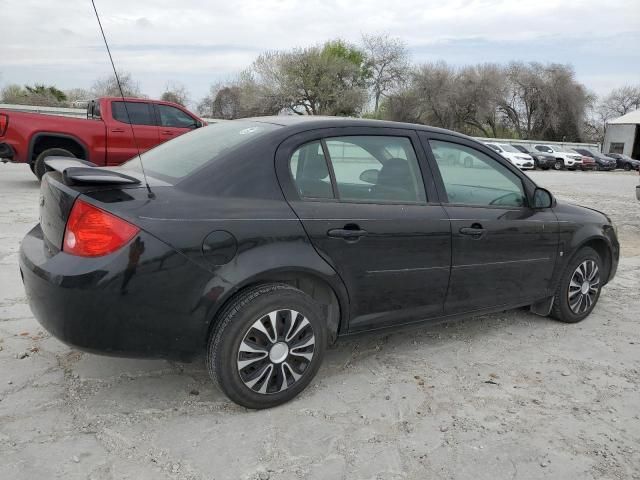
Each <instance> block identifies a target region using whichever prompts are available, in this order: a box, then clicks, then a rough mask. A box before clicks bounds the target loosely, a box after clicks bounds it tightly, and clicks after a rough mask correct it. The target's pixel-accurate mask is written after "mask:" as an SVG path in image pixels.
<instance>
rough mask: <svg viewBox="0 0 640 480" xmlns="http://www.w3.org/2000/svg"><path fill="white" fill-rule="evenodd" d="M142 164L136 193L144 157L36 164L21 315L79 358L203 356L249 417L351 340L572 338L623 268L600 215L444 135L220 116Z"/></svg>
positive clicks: (391, 126) (420, 129)
mask: <svg viewBox="0 0 640 480" xmlns="http://www.w3.org/2000/svg"><path fill="white" fill-rule="evenodd" d="M467 157H469V158H471V159H473V162H475V163H477V164H478V167H480V165H481V166H482V168H465V167H464V165H463V164H461V162H460V160H464V159H466V158H467ZM142 161H143V162H144V168H145V171H146V174H147V178H148V182H149V183H148V187H147V185H146V184H145V180H144V177H143V174H142V168H141V161H140V160H139V159H138V158H134V159H132V160H131V161H129V162H127V163H125V164H124V165H122V166H121V167H110V168H96V167H87V166H86V165H85V164H84V163H83V162H82V161H79V160H75V159H68V158H62V159H55V158H54V159H51V158H50V159H48V160H47V162H46V164H47V167H48V168H49V169H51V170H52V171H50V172H49V173H47V174H46V175H44V177H43V179H42V184H41V187H40V189H41V195H40V223H39V224H38V225H36V226H35V227H34V228H33V229H32V230H31V231H30V232H29V233H28V234H27V235H26V236H25V238H24V239H23V241H22V243H21V245H20V254H19V263H20V271H21V274H22V278H23V281H24V287H25V290H26V293H27V298H28V301H29V304H30V306H31V309H32V311H33V313H34V315H35V317H36V318H37V319H38V320H39V322H40V323H41V324H42V325H43V326H44V327H45V328H46V329H47V330H48V331H49V332H51V333H52V334H53V335H55V336H56V337H58V338H59V339H61V340H62V341H64V342H66V343H68V344H70V345H73V346H74V347H76V348H79V349H83V350H87V351H90V352H97V353H105V354H109V355H121V356H142V357H169V358H179V359H183V360H184V359H189V358H193V357H194V356H195V355H198V354H200V353H201V352H203V351H204V352H205V357H206V361H207V368H208V371H209V373H210V374H211V377H212V378H213V379H214V380H215V381H217V382H218V383H219V385H220V387H221V388H222V390H223V391H224V392H225V393H226V394H227V395H228V396H229V397H230V398H231V399H232V400H233V401H235V402H237V403H238V404H240V405H243V406H245V407H248V408H266V407H272V406H275V405H278V404H281V403H283V402H285V401H287V400H290V399H292V398H293V397H295V396H296V395H297V394H299V393H300V392H301V391H302V390H303V389H304V388H305V387H306V386H307V385H308V384H309V382H310V381H311V380H312V378H313V377H314V375H315V374H316V372H317V371H318V368H319V366H320V363H321V362H322V359H323V356H324V353H325V348H326V346H327V344H328V343H332V342H334V341H335V340H336V338H337V337H339V336H343V335H346V334H354V333H357V332H362V331H366V330H375V329H380V328H384V327H394V328H395V327H399V326H400V325H405V324H413V323H416V322H430V323H434V322H439V321H443V320H447V321H450V320H452V319H455V318H466V317H469V316H477V315H479V314H481V313H490V312H497V311H503V310H505V309H509V308H517V307H521V306H530V309H531V310H532V311H533V312H534V313H537V314H539V315H545V316H546V315H551V316H552V317H554V318H556V319H558V320H560V321H563V322H568V323H574V322H579V321H581V320H582V319H584V318H585V317H586V316H587V315H589V313H590V312H591V311H592V310H593V308H594V307H595V305H596V303H597V301H598V298H599V295H600V292H601V291H602V287H603V286H604V285H605V284H606V283H607V282H608V281H609V280H610V279H611V278H613V276H614V274H615V272H616V268H617V265H618V257H619V244H618V240H617V237H616V229H615V227H614V226H613V224H612V223H611V221H610V219H609V218H608V217H607V216H606V215H605V214H603V213H600V212H598V211H596V210H593V209H591V208H584V207H579V206H575V205H571V204H569V203H564V202H560V201H557V200H556V199H555V198H554V197H553V196H552V194H551V193H549V192H548V191H547V190H545V189H543V188H540V187H538V186H537V185H536V184H535V183H534V182H533V181H532V180H531V179H530V178H528V176H527V175H526V174H524V173H523V172H521V171H520V170H519V169H518V168H516V167H515V166H514V165H512V164H511V163H510V162H509V161H508V160H506V159H505V158H503V157H502V156H501V155H499V154H498V153H496V152H494V151H493V150H491V149H490V148H488V147H486V146H485V145H483V144H481V143H479V142H477V141H475V140H473V139H472V138H470V137H466V136H464V135H461V134H458V133H454V132H448V131H446V130H441V129H434V128H429V127H426V126H423V125H411V124H399V123H394V122H382V121H375V120H362V119H346V118H333V119H332V118H314V117H298V116H294V117H287V116H281V117H264V118H257V119H249V120H234V121H230V122H227V123H222V124H215V125H211V126H208V127H205V128H201V129H198V130H195V131H193V132H190V133H188V134H186V135H183V136H181V137H179V138H177V139H175V140H173V141H171V142H168V143H165V144H163V145H160V146H158V147H156V148H154V149H153V150H150V151H148V152H147V153H145V154H143V155H142ZM567 341H570V340H569V339H567Z"/></svg>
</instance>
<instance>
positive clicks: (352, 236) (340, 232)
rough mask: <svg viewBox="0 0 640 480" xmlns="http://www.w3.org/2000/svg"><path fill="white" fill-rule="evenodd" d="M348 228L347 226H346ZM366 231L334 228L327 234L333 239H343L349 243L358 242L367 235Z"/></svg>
mask: <svg viewBox="0 0 640 480" xmlns="http://www.w3.org/2000/svg"><path fill="white" fill-rule="evenodd" d="M345 226H346V225H345ZM367 233H368V232H367V231H366V230H360V229H359V228H334V229H332V230H329V231H328V232H327V235H328V236H330V237H333V238H342V239H344V240H347V241H354V240H358V239H359V238H360V237H364V236H365V235H367Z"/></svg>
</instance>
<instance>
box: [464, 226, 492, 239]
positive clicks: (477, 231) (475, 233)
mask: <svg viewBox="0 0 640 480" xmlns="http://www.w3.org/2000/svg"><path fill="white" fill-rule="evenodd" d="M460 233H461V234H462V235H469V236H471V237H473V238H475V239H478V238H481V237H482V236H484V234H485V233H487V231H486V230H485V229H484V228H482V225H480V224H479V223H474V224H473V225H471V227H462V228H461V229H460Z"/></svg>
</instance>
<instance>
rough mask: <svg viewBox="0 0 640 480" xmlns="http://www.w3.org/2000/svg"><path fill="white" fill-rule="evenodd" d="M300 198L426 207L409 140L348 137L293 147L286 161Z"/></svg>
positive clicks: (415, 160)
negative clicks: (289, 157)
mask: <svg viewBox="0 0 640 480" xmlns="http://www.w3.org/2000/svg"><path fill="white" fill-rule="evenodd" d="M289 169H290V171H291V176H292V177H293V181H294V183H295V185H296V189H297V191H298V193H299V194H300V196H302V197H305V198H310V199H313V198H316V199H317V198H326V199H336V198H337V199H338V200H341V201H350V202H366V203H406V204H413V203H426V195H425V190H424V183H423V180H422V175H421V172H420V168H419V166H418V160H417V157H416V154H415V151H414V150H413V145H412V143H411V140H410V139H409V138H407V137H393V136H373V135H366V136H365V135H362V136H349V137H331V138H326V139H324V140H316V141H314V142H310V143H307V144H305V145H302V146H301V147H299V148H298V149H297V150H296V151H295V152H294V153H293V155H292V156H291V159H290V161H289Z"/></svg>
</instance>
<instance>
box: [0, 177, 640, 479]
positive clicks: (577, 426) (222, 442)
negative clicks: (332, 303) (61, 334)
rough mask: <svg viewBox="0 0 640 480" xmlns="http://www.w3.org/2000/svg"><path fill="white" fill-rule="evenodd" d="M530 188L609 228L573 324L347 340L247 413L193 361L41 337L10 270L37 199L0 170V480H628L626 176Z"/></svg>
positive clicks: (637, 457)
mask: <svg viewBox="0 0 640 480" xmlns="http://www.w3.org/2000/svg"><path fill="white" fill-rule="evenodd" d="M530 175H531V176H532V177H533V178H534V179H535V180H536V181H537V182H539V184H541V185H542V186H545V187H547V188H549V189H550V190H551V191H553V192H554V193H555V194H556V195H557V196H558V197H559V198H561V199H566V200H570V201H573V202H577V203H581V204H584V205H587V206H591V207H595V208H598V209H600V210H603V211H605V212H606V213H608V214H609V215H610V216H611V217H612V219H613V220H614V221H615V222H616V223H617V225H618V226H619V235H620V239H621V243H622V259H621V262H620V267H619V270H618V275H617V277H616V278H615V280H614V281H613V282H612V283H611V284H610V285H608V286H607V287H606V288H605V290H604V291H603V294H602V296H601V298H600V301H599V303H598V306H597V307H596V309H595V311H594V312H593V314H592V315H591V316H590V317H589V318H587V319H586V320H585V321H584V322H582V323H580V324H577V325H565V324H562V323H558V322H555V321H553V320H550V319H546V318H541V317H537V316H534V315H531V314H530V313H527V312H525V311H522V310H519V311H511V312H505V313H501V314H497V315H488V316H482V317H478V318H474V319H470V320H466V321H463V322H459V323H449V324H443V325H439V326H432V327H413V328H411V329H410V330H406V329H405V330H402V331H398V332H385V333H377V334H368V335H366V336H361V337H354V338H349V339H347V340H343V341H340V342H339V343H338V344H337V345H336V346H335V347H333V348H332V349H331V350H330V351H329V352H328V354H327V358H326V361H325V363H324V366H323V367H322V368H321V370H320V372H319V374H318V376H317V378H316V379H315V381H314V382H313V383H312V385H310V387H309V388H308V389H307V390H306V391H305V392H304V393H303V394H302V395H300V396H299V397H298V398H297V399H296V400H294V401H292V402H290V403H289V404H287V405H284V406H281V407H278V408H275V409H272V410H268V411H260V412H253V411H247V410H245V409H243V408H240V407H238V406H236V405H234V404H233V403H231V402H230V401H229V400H227V399H226V398H225V397H224V395H223V394H222V393H221V392H220V391H219V390H218V389H217V388H215V387H214V386H213V385H212V383H211V382H210V381H209V378H208V377H207V374H206V371H205V369H204V364H203V361H197V362H194V363H192V364H179V363H172V362H166V361H156V360H153V361H151V360H128V359H117V358H108V357H100V356H95V355H91V354H86V353H80V352H77V351H74V350H72V349H70V348H69V347H67V346H65V345H63V344H61V343H60V342H58V341H57V340H56V339H54V338H52V337H51V336H50V335H48V334H47V333H46V332H45V331H43V329H42V328H41V327H40V326H39V324H38V323H37V321H36V320H35V319H34V318H33V316H32V315H31V313H30V311H29V308H28V306H27V304H26V303H25V302H26V299H25V295H24V291H23V288H22V284H21V280H20V275H19V272H18V266H17V251H18V246H19V242H20V240H21V238H22V237H23V235H24V234H25V233H26V232H27V231H28V230H29V229H30V228H31V227H32V226H33V225H34V224H35V223H36V222H37V199H38V185H37V183H36V181H35V179H34V177H33V176H32V175H31V172H29V171H28V169H27V168H26V167H25V166H21V165H0V199H1V201H0V478H1V479H16V480H17V479H29V480H34V479H65V480H66V479H96V480H102V479H208V480H211V479H217V480H223V479H241V480H245V479H246V480H254V479H259V480H265V479H272V480H284V479H307V478H308V479H330V480H335V479H385V480H386V479H429V478H455V479H466V478H472V479H474V480H482V479H491V480H494V479H502V478H516V479H529V478H532V479H534V478H535V479H538V478H554V479H591V478H593V479H623V478H631V479H640V417H639V415H640V390H639V387H640V329H639V328H638V322H639V320H640V295H639V293H640V292H639V288H640V203H639V202H637V201H636V200H635V198H634V186H635V184H636V183H637V182H638V176H637V175H635V174H632V173H624V172H615V173H597V172H586V173H583V172H552V171H549V172H534V173H531V174H530Z"/></svg>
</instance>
